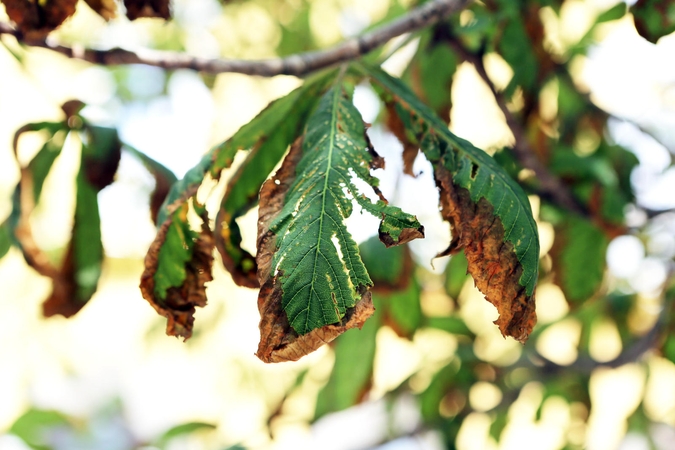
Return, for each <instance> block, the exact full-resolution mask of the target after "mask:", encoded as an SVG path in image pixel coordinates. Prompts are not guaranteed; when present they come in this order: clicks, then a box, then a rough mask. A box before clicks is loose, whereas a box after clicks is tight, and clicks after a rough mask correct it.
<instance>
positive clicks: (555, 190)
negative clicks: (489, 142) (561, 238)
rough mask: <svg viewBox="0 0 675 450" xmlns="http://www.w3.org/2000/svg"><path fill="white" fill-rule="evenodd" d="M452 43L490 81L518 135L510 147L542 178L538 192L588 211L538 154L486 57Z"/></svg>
mask: <svg viewBox="0 0 675 450" xmlns="http://www.w3.org/2000/svg"><path fill="white" fill-rule="evenodd" d="M449 43H450V44H451V45H452V47H453V49H455V50H456V51H457V52H458V53H459V54H460V55H461V57H462V58H463V59H464V60H465V61H468V62H470V63H471V64H473V66H474V67H475V68H476V72H478V75H479V76H480V77H481V79H482V80H483V81H484V82H485V84H487V86H488V88H490V92H492V95H493V97H494V99H495V101H496V102H497V105H498V106H499V109H500V110H501V111H502V113H503V114H504V118H505V119H506V124H507V125H508V127H509V128H510V129H511V132H512V133H513V137H514V138H515V141H516V142H515V144H514V146H513V148H512V149H511V150H512V152H513V154H514V156H515V157H516V159H517V160H518V162H519V163H520V164H521V165H522V166H523V167H525V168H527V169H530V170H532V171H533V172H534V174H535V175H536V177H537V180H538V181H539V192H540V193H541V195H542V196H544V197H547V198H549V199H551V200H552V201H553V202H555V203H557V204H558V205H560V206H563V207H565V208H567V209H569V210H570V211H574V212H576V213H578V214H582V215H587V212H586V208H585V207H584V206H582V205H581V204H580V203H579V202H578V201H577V200H576V199H575V198H574V197H573V196H572V194H571V193H570V191H569V189H568V188H567V186H566V185H565V184H564V183H563V182H562V181H561V180H560V178H558V177H556V176H555V175H554V174H552V173H551V172H550V171H549V170H548V168H547V167H546V166H545V165H544V164H543V163H542V162H541V161H540V160H539V158H538V157H537V154H536V153H535V151H534V149H533V148H532V146H531V145H530V143H529V141H528V139H527V133H526V132H525V129H524V128H523V126H522V125H521V123H520V122H519V121H518V119H517V118H516V117H515V116H514V115H513V113H512V112H511V111H510V110H509V108H508V107H507V106H506V99H505V98H504V96H503V95H502V94H501V93H500V92H499V91H497V88H496V87H495V85H494V83H493V82H492V80H491V79H490V77H489V76H488V74H487V71H486V70H485V65H484V64H483V58H482V57H481V56H480V55H476V54H474V53H471V52H470V51H468V50H467V49H466V48H465V47H464V46H463V45H462V44H461V43H460V42H459V41H458V40H457V39H454V37H452V36H450V37H449Z"/></svg>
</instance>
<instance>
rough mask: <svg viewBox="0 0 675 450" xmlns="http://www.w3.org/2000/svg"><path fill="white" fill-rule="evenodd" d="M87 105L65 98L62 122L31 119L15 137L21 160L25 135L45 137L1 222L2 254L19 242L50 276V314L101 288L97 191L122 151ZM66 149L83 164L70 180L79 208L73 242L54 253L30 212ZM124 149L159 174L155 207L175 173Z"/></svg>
mask: <svg viewBox="0 0 675 450" xmlns="http://www.w3.org/2000/svg"><path fill="white" fill-rule="evenodd" d="M82 106H83V104H82V103H81V102H79V101H69V102H66V103H65V104H64V105H63V106H62V109H63V113H64V115H65V119H64V120H63V121H62V122H42V123H31V124H27V125H24V126H23V127H21V129H19V130H18V131H17V132H16V134H15V137H14V153H15V155H16V156H17V161H19V157H20V156H21V155H20V151H21V149H20V138H21V135H23V134H24V133H30V132H39V133H41V134H42V136H43V137H44V140H45V142H44V144H43V146H42V147H41V148H40V150H39V151H38V152H37V153H36V154H35V155H34V156H33V157H32V158H31V159H30V161H29V162H28V163H27V164H26V165H25V166H23V167H21V179H20V182H19V184H18V185H17V186H16V189H15V190H14V195H13V210H12V213H11V215H10V216H9V217H8V219H7V220H6V221H5V222H4V223H3V224H2V225H1V226H0V229H1V230H2V232H1V236H2V238H0V239H1V241H0V247H2V248H0V256H4V254H6V253H7V251H8V250H9V247H10V245H11V244H14V245H15V246H16V247H18V248H19V249H20V250H21V252H22V253H23V256H24V258H25V260H26V262H27V263H28V264H29V265H30V266H31V267H33V268H34V269H35V270H36V271H37V272H38V273H40V274H41V275H44V276H46V277H48V278H50V279H51V282H52V292H51V294H50V295H49V297H48V298H47V300H45V302H44V304H43V312H44V315H45V316H46V317H49V316H53V315H57V314H58V315H62V316H65V317H70V316H72V315H73V314H75V313H77V312H78V311H79V310H80V309H81V308H82V307H83V306H84V305H85V304H86V303H87V302H88V301H89V299H90V298H91V297H92V295H93V294H94V293H95V292H96V288H97V285H98V281H99V278H100V276H101V270H102V264H103V258H104V254H103V244H102V242H101V223H100V222H101V220H100V215H99V206H98V197H97V194H98V192H100V191H101V190H102V189H104V188H105V187H106V186H108V185H110V184H111V183H112V182H113V180H114V176H115V173H116V172H117V169H118V165H119V161H120V156H121V152H122V151H123V148H122V143H121V141H120V140H119V137H118V135H117V131H116V130H115V129H114V128H105V127H100V126H96V125H92V124H90V123H88V122H87V121H86V120H84V119H83V118H82V116H80V114H79V112H80V109H81V108H82ZM67 143H70V145H68V144H67ZM64 151H67V152H78V159H79V170H78V171H77V174H76V175H75V179H74V180H71V182H73V183H74V185H75V189H76V191H75V192H76V194H75V210H74V217H73V226H72V232H71V238H70V240H69V242H68V243H67V245H66V247H65V248H64V249H62V251H61V254H59V255H51V254H49V253H47V252H46V251H45V250H44V249H41V248H40V247H39V246H38V245H37V243H36V241H35V238H34V236H33V231H32V226H31V215H32V212H33V211H34V209H35V208H36V206H37V205H39V204H40V202H41V199H42V197H43V191H44V189H43V188H44V185H45V181H46V180H47V176H48V175H49V174H50V172H51V170H52V169H53V167H54V166H55V165H56V164H58V162H59V157H60V156H61V154H62V153H63V152H64ZM124 151H125V152H128V153H129V154H131V155H133V156H134V157H136V158H138V159H139V160H140V161H141V162H142V163H143V164H144V165H145V166H146V167H148V170H149V171H150V172H151V174H152V175H153V176H154V178H155V180H156V187H155V190H154V191H153V193H152V199H151V209H153V208H156V207H157V206H156V204H157V202H160V201H163V199H164V197H165V196H166V193H167V188H168V186H169V185H171V184H172V183H173V182H175V181H176V177H175V176H174V175H173V173H171V172H170V171H169V170H168V169H166V168H165V167H164V166H162V165H161V164H159V163H158V162H156V161H154V160H153V159H151V158H149V157H148V156H146V155H145V154H143V153H141V152H139V151H138V150H135V149H133V148H131V147H125V148H124ZM21 159H23V158H21ZM61 181H63V180H61ZM153 205H154V206H153ZM154 215H155V214H154V213H153V216H154Z"/></svg>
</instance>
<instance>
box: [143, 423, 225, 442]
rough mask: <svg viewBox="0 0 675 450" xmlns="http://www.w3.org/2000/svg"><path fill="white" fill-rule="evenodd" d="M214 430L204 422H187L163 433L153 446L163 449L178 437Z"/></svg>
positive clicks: (212, 426)
mask: <svg viewBox="0 0 675 450" xmlns="http://www.w3.org/2000/svg"><path fill="white" fill-rule="evenodd" d="M215 429H216V426H215V425H212V424H210V423H204V422H189V423H184V424H181V425H176V426H175V427H173V428H170V429H168V430H167V431H165V432H164V433H163V434H162V435H161V436H160V437H159V438H157V440H156V441H155V445H156V446H157V447H160V448H163V447H164V446H166V445H167V444H168V443H169V442H170V441H171V440H172V439H174V438H177V437H179V436H184V435H186V434H191V433H194V432H195V431H202V430H215Z"/></svg>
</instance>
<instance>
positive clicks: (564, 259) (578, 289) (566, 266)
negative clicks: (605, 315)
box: [552, 216, 609, 304]
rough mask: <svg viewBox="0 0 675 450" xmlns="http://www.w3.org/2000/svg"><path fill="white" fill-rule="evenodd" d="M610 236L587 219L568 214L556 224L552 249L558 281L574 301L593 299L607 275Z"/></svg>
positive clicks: (564, 291) (572, 301)
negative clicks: (606, 255) (606, 254)
mask: <svg viewBox="0 0 675 450" xmlns="http://www.w3.org/2000/svg"><path fill="white" fill-rule="evenodd" d="M608 244H609V239H608V238H607V236H606V235H605V233H603V232H602V230H600V229H599V228H598V227H596V226H595V225H593V224H592V223H591V222H589V221H588V220H586V219H584V218H581V217H575V216H566V217H565V219H564V221H563V222H562V223H561V224H559V225H557V226H556V229H555V242H554V247H553V251H552V255H553V262H554V271H555V280H556V283H557V284H558V285H559V286H560V288H561V289H562V291H563V293H564V294H565V297H566V298H567V300H568V301H569V302H570V303H572V304H579V303H582V302H584V301H586V300H588V299H589V298H591V297H592V296H593V295H594V294H595V293H596V292H597V291H598V289H599V288H600V286H601V284H602V280H603V278H604V274H605V264H606V263H605V253H606V251H607V246H608Z"/></svg>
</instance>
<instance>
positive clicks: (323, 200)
mask: <svg viewBox="0 0 675 450" xmlns="http://www.w3.org/2000/svg"><path fill="white" fill-rule="evenodd" d="M333 89H334V91H333V99H332V108H331V121H330V138H329V140H328V157H327V158H326V173H325V174H324V181H323V191H322V192H321V214H320V215H319V240H318V242H317V244H316V250H315V254H314V268H313V269H312V285H311V287H310V299H311V295H312V293H314V292H316V291H315V289H314V280H316V264H317V261H318V260H319V255H320V254H321V240H322V239H323V217H324V215H325V214H326V193H327V191H328V180H329V178H330V177H329V175H330V171H331V170H332V159H333V149H334V148H335V135H336V131H337V109H338V96H339V94H340V90H339V89H338V88H337V87H335V88H333ZM329 264H330V263H329ZM331 300H332V301H333V304H334V306H335V310H336V311H335V314H336V315H337V317H340V312H339V309H338V308H337V304H336V301H337V300H333V298H332V297H331ZM308 307H309V305H308ZM321 312H322V314H323V317H324V320H325V319H326V315H325V314H324V313H323V308H321ZM308 324H309V313H308V314H307V315H306V316H305V327H307V326H308Z"/></svg>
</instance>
